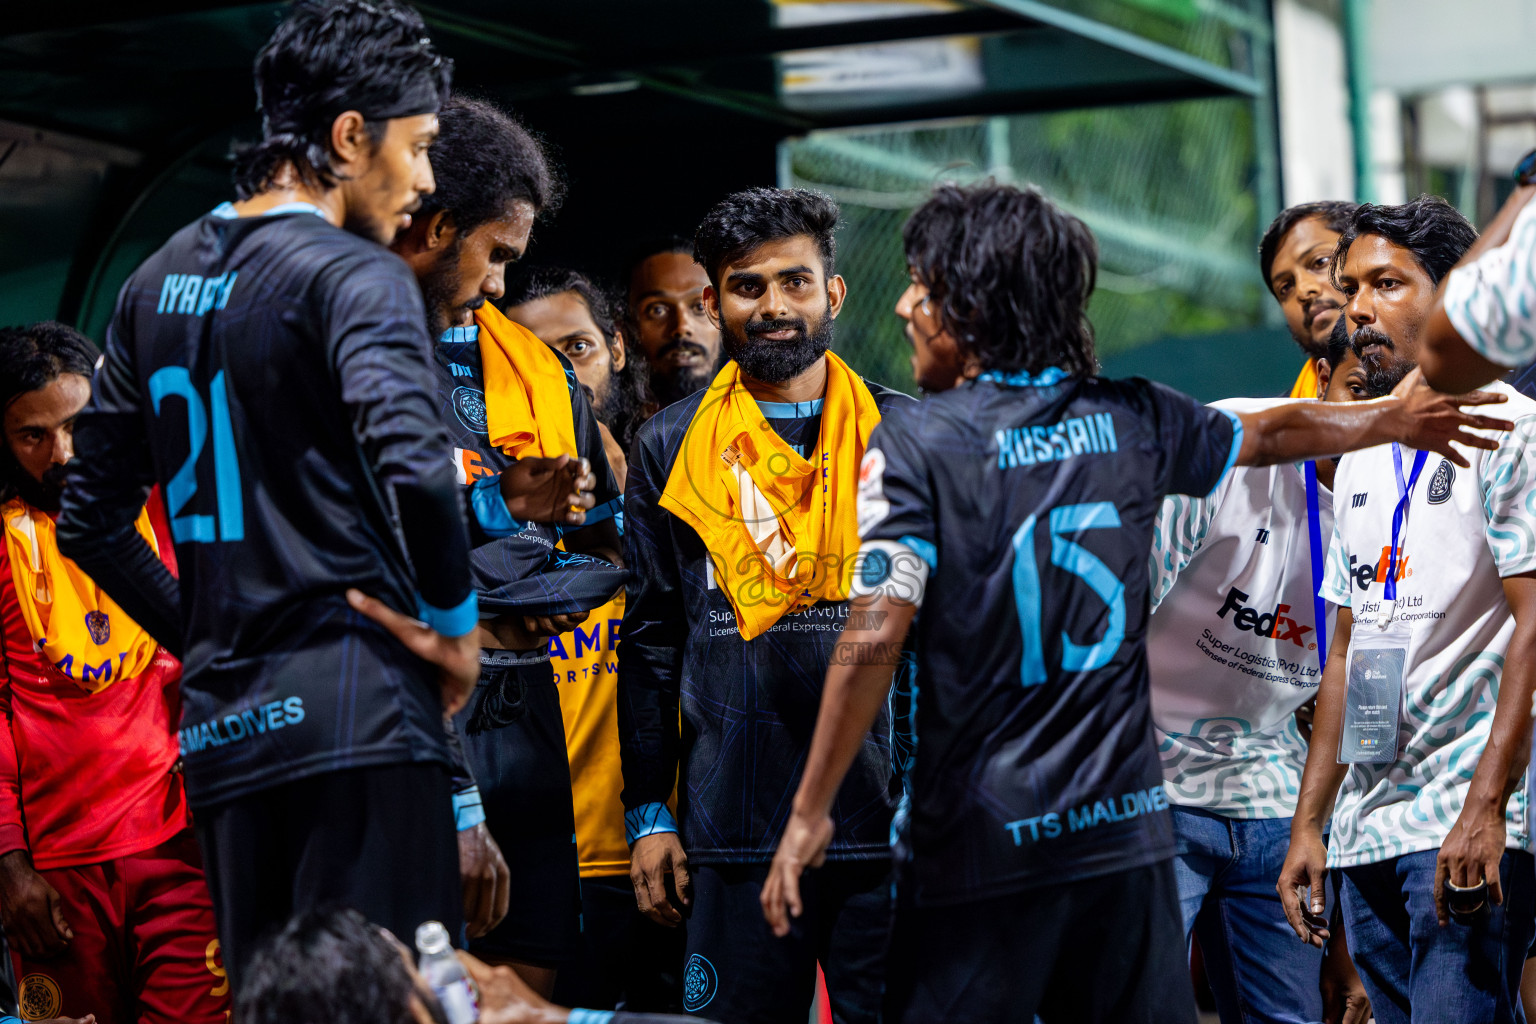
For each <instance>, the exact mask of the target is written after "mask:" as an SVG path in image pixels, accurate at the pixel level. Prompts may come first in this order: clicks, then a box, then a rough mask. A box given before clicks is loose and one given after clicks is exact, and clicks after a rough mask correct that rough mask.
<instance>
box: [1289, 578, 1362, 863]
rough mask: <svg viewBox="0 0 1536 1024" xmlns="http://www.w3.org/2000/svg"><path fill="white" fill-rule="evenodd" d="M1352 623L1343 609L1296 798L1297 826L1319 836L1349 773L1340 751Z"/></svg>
mask: <svg viewBox="0 0 1536 1024" xmlns="http://www.w3.org/2000/svg"><path fill="white" fill-rule="evenodd" d="M1353 623H1354V619H1353V617H1352V615H1351V612H1350V610H1349V609H1348V608H1340V609H1339V611H1338V621H1337V624H1336V625H1335V627H1334V633H1333V642H1332V644H1331V645H1330V649H1329V652H1328V663H1327V665H1325V666H1324V668H1323V679H1322V682H1321V683H1320V684H1319V685H1318V688H1317V710H1316V712H1315V713H1314V715H1313V718H1312V740H1311V743H1310V744H1309V745H1308V747H1307V765H1306V768H1305V769H1304V770H1303V771H1302V775H1301V793H1300V795H1299V796H1298V797H1297V799H1296V817H1295V819H1294V820H1295V822H1296V824H1297V825H1300V826H1305V827H1308V828H1311V829H1314V830H1315V831H1317V832H1319V833H1321V832H1322V830H1323V828H1324V827H1325V826H1326V825H1327V824H1328V819H1329V818H1331V817H1333V805H1334V801H1335V800H1337V799H1338V796H1339V787H1340V786H1341V785H1343V783H1344V776H1345V775H1346V774H1348V772H1349V766H1348V765H1345V764H1339V759H1338V750H1339V738H1340V736H1341V735H1342V734H1343V731H1344V704H1345V700H1346V697H1347V694H1348V689H1349V680H1348V677H1347V676H1348V668H1349V637H1350V633H1351V632H1352V629H1353Z"/></svg>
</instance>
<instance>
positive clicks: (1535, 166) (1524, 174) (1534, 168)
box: [1515, 149, 1536, 185]
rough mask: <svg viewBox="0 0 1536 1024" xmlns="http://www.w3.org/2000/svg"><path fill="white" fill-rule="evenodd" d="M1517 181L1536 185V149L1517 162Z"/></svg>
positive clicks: (1521, 183) (1517, 182)
mask: <svg viewBox="0 0 1536 1024" xmlns="http://www.w3.org/2000/svg"><path fill="white" fill-rule="evenodd" d="M1515 183H1516V184H1519V185H1536V149H1533V150H1531V151H1530V152H1529V153H1527V154H1525V156H1523V157H1521V158H1520V162H1519V163H1517V164H1515Z"/></svg>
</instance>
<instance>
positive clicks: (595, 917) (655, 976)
mask: <svg viewBox="0 0 1536 1024" xmlns="http://www.w3.org/2000/svg"><path fill="white" fill-rule="evenodd" d="M686 929H687V925H686V924H680V925H678V926H677V927H675V928H668V927H667V926H666V925H663V924H657V923H656V922H655V921H652V920H651V919H650V918H648V917H646V916H645V915H644V914H642V913H640V911H639V910H637V909H636V908H635V887H634V885H633V883H631V882H630V880H629V876H628V875H598V876H596V877H593V878H583V879H582V880H581V939H582V953H581V957H580V958H579V959H577V960H576V961H575V962H574V963H571V964H570V965H568V966H566V967H564V968H562V969H561V971H560V974H559V976H558V977H556V979H555V995H554V999H553V1002H555V1003H557V1004H559V1005H561V1006H586V1007H591V1008H593V1009H598V1010H613V1009H617V1008H618V1007H620V1006H622V1007H624V1008H625V1009H626V1010H634V1011H636V1012H645V1013H681V1012H683V957H684V955H685V952H684V949H685V942H686V940H687V937H688V933H687V931H686Z"/></svg>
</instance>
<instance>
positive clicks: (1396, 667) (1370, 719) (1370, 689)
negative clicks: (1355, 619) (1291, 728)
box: [1339, 621, 1411, 764]
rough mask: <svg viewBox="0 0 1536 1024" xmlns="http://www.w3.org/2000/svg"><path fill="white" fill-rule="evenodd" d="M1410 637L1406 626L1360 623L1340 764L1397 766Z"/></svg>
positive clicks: (1355, 636) (1353, 648)
mask: <svg viewBox="0 0 1536 1024" xmlns="http://www.w3.org/2000/svg"><path fill="white" fill-rule="evenodd" d="M1410 640H1411V636H1410V634H1409V631H1408V629H1407V627H1406V626H1404V625H1402V624H1401V623H1393V624H1392V625H1390V626H1388V627H1387V628H1386V629H1380V628H1377V626H1376V625H1375V624H1374V623H1367V622H1364V621H1362V622H1359V623H1356V625H1355V628H1354V631H1353V635H1352V636H1351V637H1350V640H1349V690H1348V693H1347V695H1346V698H1345V703H1344V730H1343V735H1341V736H1340V737H1339V763H1340V764H1391V763H1392V762H1393V761H1395V760H1397V726H1398V721H1399V720H1400V719H1401V717H1402V710H1403V694H1404V681H1403V673H1404V670H1405V669H1406V668H1407V665H1408V645H1409V642H1410Z"/></svg>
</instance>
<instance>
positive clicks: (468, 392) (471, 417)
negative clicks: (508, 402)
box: [453, 387, 486, 434]
mask: <svg viewBox="0 0 1536 1024" xmlns="http://www.w3.org/2000/svg"><path fill="white" fill-rule="evenodd" d="M453 411H454V413H455V414H457V415H458V417H459V422H460V423H462V424H464V425H465V426H466V427H468V428H469V429H470V430H473V431H474V432H475V433H477V434H483V433H485V432H486V421H485V394H484V393H483V392H481V391H479V390H477V389H475V388H462V387H461V388H454V389H453Z"/></svg>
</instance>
